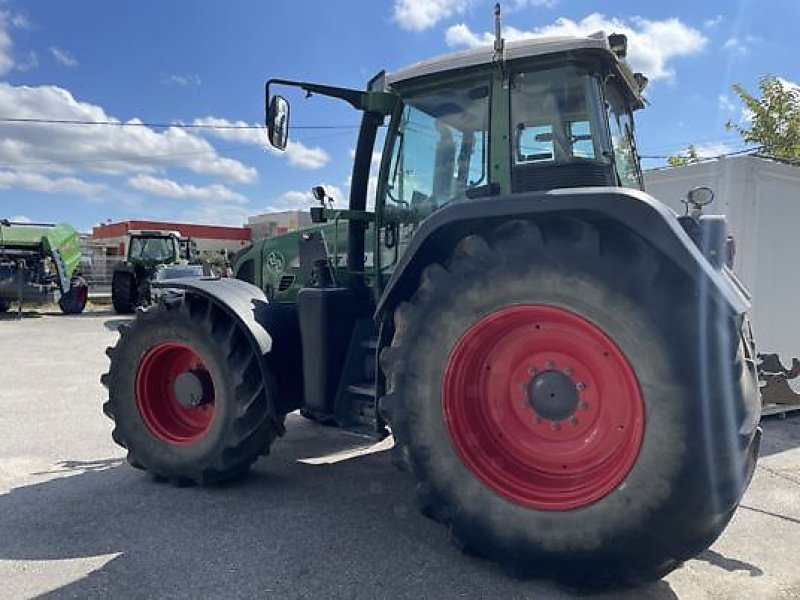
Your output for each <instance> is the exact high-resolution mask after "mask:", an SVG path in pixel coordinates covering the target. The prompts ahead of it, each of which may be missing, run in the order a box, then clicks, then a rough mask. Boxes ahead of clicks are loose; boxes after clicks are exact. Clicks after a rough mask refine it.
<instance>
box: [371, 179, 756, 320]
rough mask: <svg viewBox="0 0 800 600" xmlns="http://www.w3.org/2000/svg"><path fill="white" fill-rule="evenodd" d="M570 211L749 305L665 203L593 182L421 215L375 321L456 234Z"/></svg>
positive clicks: (738, 307) (737, 308) (729, 300)
mask: <svg viewBox="0 0 800 600" xmlns="http://www.w3.org/2000/svg"><path fill="white" fill-rule="evenodd" d="M569 213H572V214H576V216H584V217H587V216H588V217H591V216H595V217H601V218H603V219H610V220H613V221H616V222H618V223H619V224H620V225H622V226H624V227H625V228H627V229H629V230H631V231H632V232H634V233H636V234H638V235H639V236H641V237H642V238H643V239H645V240H646V241H647V242H648V243H650V244H651V245H652V246H653V247H654V248H655V249H656V250H658V251H659V252H660V253H661V254H662V255H663V256H664V257H666V258H667V259H668V260H671V261H673V262H674V263H675V264H676V265H677V266H678V267H679V268H680V269H681V270H682V271H684V272H685V273H686V274H687V275H689V276H690V277H691V278H692V279H693V280H694V281H696V282H697V283H698V284H700V285H707V286H708V290H709V292H710V293H711V294H712V295H715V296H717V297H718V298H720V299H721V300H722V301H723V302H724V303H725V304H727V305H728V307H729V308H730V310H731V311H732V312H733V313H734V314H736V315H741V314H743V313H745V312H746V311H747V310H748V309H749V307H750V303H749V301H748V298H747V296H746V292H744V291H743V290H742V289H740V288H739V287H738V286H737V285H735V284H734V282H733V280H732V279H731V278H730V277H729V276H728V274H727V273H725V272H724V271H718V270H715V269H714V267H713V266H712V265H711V264H710V263H709V262H708V260H707V259H706V258H705V257H704V256H703V254H702V253H701V252H700V250H699V249H698V248H697V246H696V245H695V244H694V243H693V242H692V240H691V239H690V238H689V236H688V235H687V234H686V232H685V231H684V230H683V229H682V228H681V226H680V224H679V223H678V220H677V217H676V215H675V213H673V212H672V210H671V209H669V208H668V207H667V206H666V205H665V204H663V203H662V202H659V201H658V200H656V199H655V198H653V197H652V196H650V195H648V194H646V193H644V192H640V191H638V190H629V189H626V188H611V187H592V188H571V189H559V190H551V191H549V192H530V193H525V194H513V195H506V196H495V197H489V198H475V199H470V200H463V201H458V202H453V203H451V204H448V205H445V206H444V207H442V208H441V209H439V210H438V211H436V212H435V213H433V214H432V215H431V216H430V217H428V218H427V219H425V221H423V222H422V224H421V225H420V227H419V229H418V230H417V232H416V233H415V234H414V237H413V238H412V239H411V242H410V244H409V246H408V249H407V250H406V252H405V253H404V254H403V256H402V257H401V259H400V261H399V262H398V264H397V267H396V268H395V271H394V273H393V274H392V277H391V278H390V280H389V282H388V283H387V286H386V289H385V290H384V293H383V295H382V297H381V299H380V301H379V303H378V306H377V308H376V311H375V318H376V321H378V320H380V319H382V318H383V317H384V316H385V315H386V314H387V313H388V312H389V311H391V310H393V309H394V307H395V306H396V305H397V304H398V303H399V302H400V301H402V300H404V299H406V298H408V297H410V296H411V294H412V293H413V290H414V288H415V287H416V285H417V282H418V280H419V276H420V275H421V273H422V270H423V269H424V268H425V266H427V265H428V264H430V263H431V262H435V261H442V260H445V259H446V258H447V257H448V256H449V255H450V253H451V252H452V250H453V248H454V247H455V245H456V244H457V243H458V241H459V240H460V239H462V238H464V237H466V236H468V235H471V234H474V233H478V232H484V231H487V229H492V228H494V227H496V226H498V225H500V224H501V223H503V222H505V221H508V220H510V219H519V218H535V217H536V216H538V215H546V214H569Z"/></svg>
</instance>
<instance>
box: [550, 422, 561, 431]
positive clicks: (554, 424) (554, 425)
mask: <svg viewBox="0 0 800 600" xmlns="http://www.w3.org/2000/svg"><path fill="white" fill-rule="evenodd" d="M550 429H551V431H558V430H559V429H561V423H559V422H557V421H553V422H552V423H550Z"/></svg>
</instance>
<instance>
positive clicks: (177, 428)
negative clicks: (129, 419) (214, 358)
mask: <svg viewBox="0 0 800 600" xmlns="http://www.w3.org/2000/svg"><path fill="white" fill-rule="evenodd" d="M184 374H192V376H194V377H195V378H196V380H197V381H201V382H202V383H203V385H202V395H200V394H198V395H197V396H196V397H195V398H194V402H195V403H196V405H188V403H187V401H186V400H184V403H183V404H182V403H181V402H180V401H179V398H178V394H177V393H176V382H177V381H178V378H179V377H181V376H182V375H183V376H184V377H185V376H186V375H184ZM136 406H137V407H138V408H139V413H140V414H141V415H142V420H143V421H144V424H145V425H146V426H147V428H148V429H149V430H150V432H151V433H152V434H153V435H154V436H155V437H157V438H158V439H159V440H161V441H162V442H166V443H168V444H171V445H174V446H186V445H189V444H193V443H195V442H197V441H199V440H200V439H202V438H203V437H204V436H205V434H206V433H207V432H208V430H209V428H210V427H211V422H212V421H213V419H214V384H213V380H212V378H211V375H210V373H209V372H208V369H207V368H206V366H205V364H204V363H203V361H202V359H201V358H200V356H198V354H197V353H196V352H195V351H194V350H192V349H191V348H190V347H189V346H187V345H185V344H181V343H178V342H164V343H162V344H158V345H157V346H153V347H152V348H150V349H149V350H148V351H147V353H145V355H144V358H142V362H141V363H140V364H139V369H138V371H137V373H136Z"/></svg>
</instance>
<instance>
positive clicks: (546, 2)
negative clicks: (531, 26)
mask: <svg viewBox="0 0 800 600" xmlns="http://www.w3.org/2000/svg"><path fill="white" fill-rule="evenodd" d="M557 5H558V0H512V1H511V2H507V3H506V4H503V12H505V13H509V12H514V11H517V10H522V9H524V8H555V7H556V6H557Z"/></svg>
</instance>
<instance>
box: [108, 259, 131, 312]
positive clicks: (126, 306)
mask: <svg viewBox="0 0 800 600" xmlns="http://www.w3.org/2000/svg"><path fill="white" fill-rule="evenodd" d="M111 304H113V306H114V311H115V312H116V313H117V314H121V315H127V314H131V313H132V312H133V311H134V309H135V308H136V305H137V302H136V282H135V281H134V277H133V274H132V273H131V272H129V271H127V270H123V269H116V270H114V275H113V277H112V279H111Z"/></svg>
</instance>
